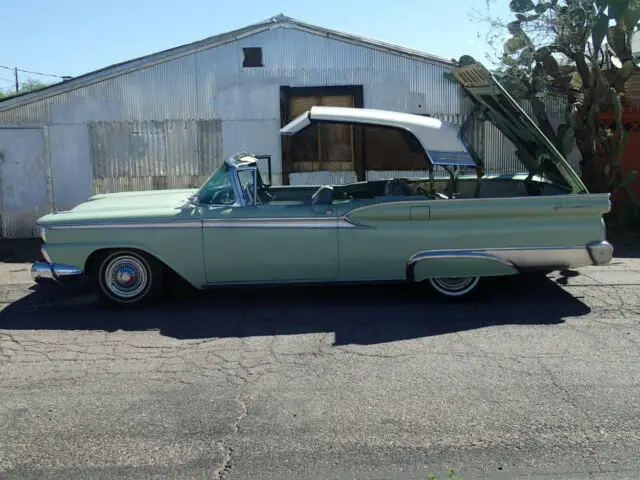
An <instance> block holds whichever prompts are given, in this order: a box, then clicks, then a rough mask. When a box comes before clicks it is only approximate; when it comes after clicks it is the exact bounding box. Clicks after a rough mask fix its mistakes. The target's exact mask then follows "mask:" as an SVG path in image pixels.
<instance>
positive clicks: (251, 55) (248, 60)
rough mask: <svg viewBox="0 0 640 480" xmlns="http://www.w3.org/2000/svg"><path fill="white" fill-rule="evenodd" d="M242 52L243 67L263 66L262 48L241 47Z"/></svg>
mask: <svg viewBox="0 0 640 480" xmlns="http://www.w3.org/2000/svg"><path fill="white" fill-rule="evenodd" d="M242 51H243V52H244V61H243V62H242V66H243V67H263V66H264V65H263V64H262V48H260V47H249V48H243V49H242Z"/></svg>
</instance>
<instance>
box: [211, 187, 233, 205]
mask: <svg viewBox="0 0 640 480" xmlns="http://www.w3.org/2000/svg"><path fill="white" fill-rule="evenodd" d="M235 201H236V197H235V195H234V194H233V188H231V187H227V188H223V189H221V190H218V191H217V192H215V193H214V194H213V195H212V197H211V203H214V204H218V205H233V204H234V203H235Z"/></svg>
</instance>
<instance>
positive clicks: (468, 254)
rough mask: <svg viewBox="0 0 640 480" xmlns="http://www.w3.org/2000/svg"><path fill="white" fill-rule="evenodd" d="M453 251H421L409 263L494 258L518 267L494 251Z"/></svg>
mask: <svg viewBox="0 0 640 480" xmlns="http://www.w3.org/2000/svg"><path fill="white" fill-rule="evenodd" d="M453 252H454V251H453V250H448V251H446V250H442V251H428V252H420V253H417V254H415V255H412V256H411V258H410V259H409V262H408V264H409V265H414V264H416V263H418V262H420V261H422V260H434V259H452V258H456V259H458V258H464V259H466V260H475V259H483V260H494V261H496V262H499V263H502V264H503V265H506V266H508V267H513V268H515V267H516V265H514V264H513V262H511V261H509V260H508V259H506V258H504V257H500V256H498V255H495V254H492V253H487V252H475V251H465V250H461V251H460V253H453Z"/></svg>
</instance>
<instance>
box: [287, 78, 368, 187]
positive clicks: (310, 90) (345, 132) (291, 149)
mask: <svg viewBox="0 0 640 480" xmlns="http://www.w3.org/2000/svg"><path fill="white" fill-rule="evenodd" d="M314 105H322V106H330V107H356V108H362V107H363V102H362V86H345V87H302V88H290V87H282V88H281V117H282V125H286V124H287V123H288V122H290V121H291V120H293V119H294V118H296V117H297V116H298V115H300V114H302V113H304V112H305V111H307V110H309V109H310V108H311V107H312V106H314ZM361 139H362V132H361V128H360V127H357V126H352V125H341V124H317V125H313V126H311V127H310V128H308V129H306V130H304V131H302V132H300V133H298V134H297V135H294V136H293V137H287V138H283V139H282V150H283V151H282V158H283V182H284V183H285V184H286V185H288V184H291V183H297V182H292V181H291V180H292V178H293V177H297V178H303V177H304V176H305V174H308V175H307V176H309V177H310V178H314V179H321V178H323V177H326V178H330V177H331V176H333V177H334V178H344V179H347V180H350V181H352V180H356V179H358V180H363V179H364V168H363V164H362V140H361ZM311 174H313V175H311ZM319 183H330V182H325V181H321V182H319Z"/></svg>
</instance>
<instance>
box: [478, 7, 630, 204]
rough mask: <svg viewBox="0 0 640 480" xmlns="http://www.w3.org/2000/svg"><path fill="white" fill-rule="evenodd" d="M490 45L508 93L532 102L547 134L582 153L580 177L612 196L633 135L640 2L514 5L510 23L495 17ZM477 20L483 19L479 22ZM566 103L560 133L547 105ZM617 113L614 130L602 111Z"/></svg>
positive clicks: (486, 18)
mask: <svg viewBox="0 0 640 480" xmlns="http://www.w3.org/2000/svg"><path fill="white" fill-rule="evenodd" d="M485 1H486V6H487V13H486V14H485V15H483V16H481V17H480V20H482V21H485V22H488V23H489V25H490V27H491V33H490V34H489V35H488V37H487V40H488V42H489V44H490V45H492V46H494V48H495V47H496V46H497V42H502V41H503V40H504V38H505V34H508V38H507V39H506V41H504V43H502V45H501V47H502V48H501V52H500V53H499V54H498V56H497V62H496V63H497V69H496V70H497V74H499V75H501V76H502V81H503V82H504V85H505V88H507V89H508V90H509V92H510V93H511V94H512V95H514V96H515V97H516V98H519V99H527V100H529V101H530V103H531V107H532V111H533V113H534V115H535V118H536V120H537V122H538V124H539V125H540V128H541V129H542V130H543V132H544V133H545V134H546V135H547V136H548V137H549V138H550V139H551V140H552V141H553V142H554V143H555V144H556V146H557V147H558V148H559V150H560V151H561V152H563V153H564V154H567V153H568V152H569V151H570V149H571V148H572V146H573V143H574V141H575V144H576V146H577V148H578V149H579V150H580V153H581V154H582V164H581V166H582V177H583V180H584V182H585V184H586V185H587V187H588V188H589V189H590V190H591V191H594V192H611V191H613V190H614V189H615V188H616V187H617V186H618V185H619V184H620V182H621V181H622V180H623V179H622V170H621V160H622V155H623V153H624V148H625V146H626V141H627V138H626V137H627V136H626V134H625V131H624V128H623V125H622V109H623V105H624V100H625V99H624V87H625V82H626V81H627V80H628V79H629V78H630V77H631V75H632V74H633V73H635V72H636V71H637V70H638V67H637V65H636V64H635V61H634V57H633V53H632V48H631V40H632V36H633V34H634V32H635V31H636V29H637V26H638V22H639V21H640V0H511V1H510V3H509V8H510V11H511V15H512V17H511V18H510V19H508V20H502V19H500V18H495V17H492V16H491V15H490V6H491V3H492V0H485ZM476 18H478V17H476ZM549 95H559V96H561V97H562V98H564V99H566V101H567V111H566V114H565V121H566V124H564V125H560V127H559V128H558V129H554V127H553V125H552V122H551V120H550V116H549V112H548V110H547V102H545V98H549ZM605 111H612V112H614V113H615V128H614V129H610V128H608V126H606V125H602V124H601V121H600V114H601V112H605Z"/></svg>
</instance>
